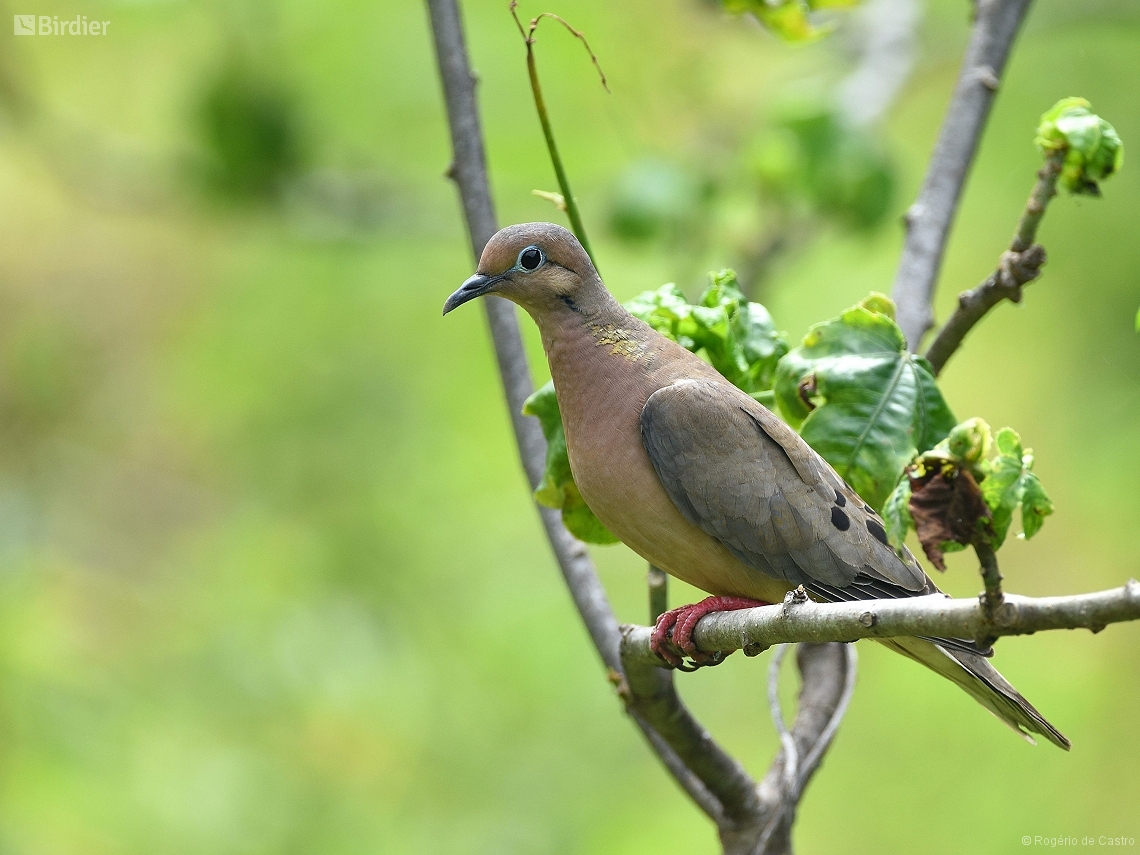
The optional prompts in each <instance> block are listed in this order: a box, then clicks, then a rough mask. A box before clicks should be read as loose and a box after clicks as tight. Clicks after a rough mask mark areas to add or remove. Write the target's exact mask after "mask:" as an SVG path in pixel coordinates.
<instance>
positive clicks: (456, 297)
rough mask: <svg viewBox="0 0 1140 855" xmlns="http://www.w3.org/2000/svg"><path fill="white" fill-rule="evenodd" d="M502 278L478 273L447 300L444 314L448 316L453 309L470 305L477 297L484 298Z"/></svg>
mask: <svg viewBox="0 0 1140 855" xmlns="http://www.w3.org/2000/svg"><path fill="white" fill-rule="evenodd" d="M502 278H503V277H502V276H501V275H500V276H486V275H484V274H482V273H476V274H475V275H474V276H472V277H471V278H470V279H468V280H467V281H466V282H464V283H463V284H462V285H460V286H459V290H458V291H456V292H455V293H454V294H452V295H451V296H450V297H448V298H447V302H446V303H444V304H443V313H444V314H445V315H446V314H447V313H448V312H450V311H451V310H452V309H454V308H457V307H459V306H462V305H463V304H464V303H468V302H470V301H471V300H474V299H475V298H476V297H482V296H483V295H484V294H486V293H487V292H488V291H490V290H491V287H492V286H493V285H494V284H495V283H496V282H498V281H499V280H500V279H502Z"/></svg>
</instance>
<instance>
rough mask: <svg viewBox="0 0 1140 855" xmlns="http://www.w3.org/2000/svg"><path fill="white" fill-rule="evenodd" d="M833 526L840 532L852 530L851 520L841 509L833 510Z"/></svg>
mask: <svg viewBox="0 0 1140 855" xmlns="http://www.w3.org/2000/svg"><path fill="white" fill-rule="evenodd" d="M831 524H832V525H833V526H835V527H836V528H837V529H839V530H840V531H847V529H849V528H851V518H850V517H849V516H847V514H845V513H843V511H841V510H839V508H832V509H831Z"/></svg>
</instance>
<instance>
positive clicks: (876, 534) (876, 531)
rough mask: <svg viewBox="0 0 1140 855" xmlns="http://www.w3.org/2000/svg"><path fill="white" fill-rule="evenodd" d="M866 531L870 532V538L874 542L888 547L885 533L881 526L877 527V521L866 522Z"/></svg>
mask: <svg viewBox="0 0 1140 855" xmlns="http://www.w3.org/2000/svg"><path fill="white" fill-rule="evenodd" d="M867 531H869V532H871V537H873V538H875V540H877V541H879V543H881V544H883V546H887V545H888V544H887V532H886V530H885V529H884V528H883V527H882V526H881V525H879V521H878V520H872V519H869V520H867Z"/></svg>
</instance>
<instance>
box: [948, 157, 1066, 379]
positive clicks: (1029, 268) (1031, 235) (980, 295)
mask: <svg viewBox="0 0 1140 855" xmlns="http://www.w3.org/2000/svg"><path fill="white" fill-rule="evenodd" d="M1064 163H1065V150H1063V149H1062V150H1061V151H1059V152H1051V153H1050V154H1049V156H1048V157H1046V158H1045V165H1044V166H1042V167H1041V168H1040V169H1039V170H1037V183H1036V184H1035V185H1034V187H1033V192H1032V193H1031V194H1030V196H1029V200H1028V201H1027V202H1026V203H1025V208H1024V209H1023V210H1022V212H1021V218H1020V219H1019V220H1018V223H1017V231H1016V232H1014V235H1013V239H1012V240H1011V241H1010V244H1009V249H1008V250H1006V251H1005V252H1003V253H1002V256H1001V260H1000V262H999V263H998V266H997V269H996V270H995V271H994V272H993V273H991V274H990V275H989V277H987V278H986V280H985V281H984V282H982V284H980V285H978V286H977V287H976V288H974V289H972V290H970V291H963V292H962V293H961V294H959V295H958V308H957V309H955V310H954V314H952V315H951V316H950V318H949V320H947V321H946V324H945V326H943V327H942V329H940V330H939V331H938V335H936V336H935V337H934V341H932V342H931V343H930V348H929V350H927V351H926V358H927V359H929V360H930V364H931V365H932V366H933V367H934V373H935V374H938V373H940V372H941V371H942V369H943V367H945V365H946V363H947V361H949V359H950V357H951V356H953V355H954V352H955V351H956V350H957V349H958V348H959V347H960V346H961V344H962V341H963V339H965V338H966V335H967V333H969V332H970V330H971V329H973V328H974V325H975V324H976V323H978V321H980V320H981V319H982V318H983V317H985V315H986V313H987V312H988V311H989V310H990V309H992V308H993V307H994V306H996V305H997V304H998V303H1000V302H1001V301H1002V300H1011V301H1012V302H1014V303H1019V302H1021V288H1022V286H1024V285H1027V284H1028V283H1030V282H1032V281H1033V280H1034V279H1036V278H1037V277H1038V276H1039V275H1040V272H1041V266H1042V265H1043V264H1044V263H1045V258H1046V255H1045V248H1044V247H1042V246H1041V245H1040V244H1038V243H1034V241H1035V240H1036V238H1037V227H1038V226H1039V225H1040V224H1041V218H1042V217H1043V216H1044V214H1045V208H1046V206H1047V205H1048V204H1049V200H1050V199H1052V198H1053V197H1054V196H1056V195H1057V177H1058V176H1059V175H1060V174H1061V168H1062V167H1063V166H1064Z"/></svg>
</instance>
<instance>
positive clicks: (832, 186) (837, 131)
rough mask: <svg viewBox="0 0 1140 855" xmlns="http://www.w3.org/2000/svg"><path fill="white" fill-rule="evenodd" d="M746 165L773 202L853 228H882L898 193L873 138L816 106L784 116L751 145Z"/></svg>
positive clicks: (798, 105)
mask: <svg viewBox="0 0 1140 855" xmlns="http://www.w3.org/2000/svg"><path fill="white" fill-rule="evenodd" d="M748 161H749V166H750V168H751V170H752V172H753V174H754V175H755V176H756V178H757V180H758V182H759V186H760V190H761V192H762V193H764V194H765V195H766V197H767V199H768V200H769V201H771V202H776V203H778V204H783V205H789V206H798V207H801V208H806V209H807V210H808V211H810V212H813V213H815V214H817V215H819V216H821V217H823V218H825V219H828V220H834V221H837V222H839V223H841V224H842V225H845V226H847V227H849V228H854V229H868V228H872V227H874V226H877V225H878V224H879V223H881V222H882V221H883V218H884V217H885V216H886V214H887V211H888V210H889V207H890V202H891V198H892V196H893V194H894V183H895V177H894V169H893V167H892V164H891V161H890V159H889V158H888V157H887V156H886V154H885V153H884V152H883V150H882V148H881V146H880V145H879V144H878V141H877V139H876V138H875V136H874V135H873V134H871V133H870V132H868V131H866V130H863V129H861V128H856V127H852V126H851V125H850V124H848V123H847V122H845V121H844V120H843V119H842V118H841V117H840V116H839V115H838V114H837V112H836V111H835V109H834V108H833V107H831V106H830V105H825V104H821V103H818V102H814V101H798V102H795V103H794V104H791V105H788V106H786V107H785V108H784V109H783V110H782V111H780V114H779V115H778V116H777V117H776V119H775V121H774V122H773V123H772V127H771V128H769V129H768V130H767V131H766V132H764V133H763V134H761V135H760V136H759V137H757V139H756V140H755V142H754V143H753V147H752V150H751V151H750V152H749V155H748Z"/></svg>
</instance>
